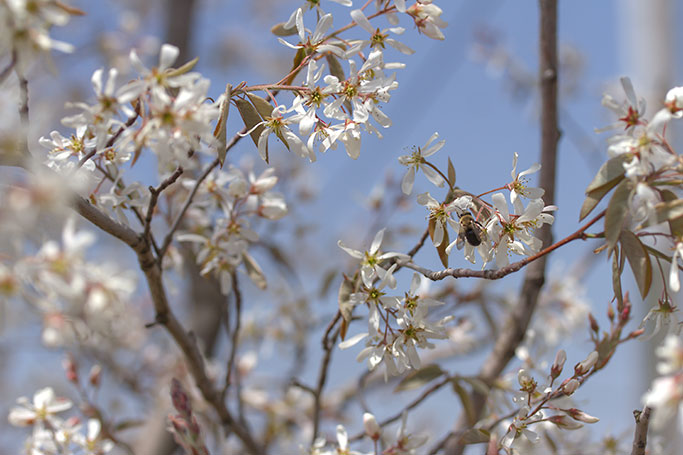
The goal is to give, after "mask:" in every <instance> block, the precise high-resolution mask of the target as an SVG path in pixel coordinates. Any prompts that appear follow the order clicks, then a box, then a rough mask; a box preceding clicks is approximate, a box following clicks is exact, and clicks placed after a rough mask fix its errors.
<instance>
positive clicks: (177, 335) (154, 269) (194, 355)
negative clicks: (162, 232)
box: [74, 196, 264, 455]
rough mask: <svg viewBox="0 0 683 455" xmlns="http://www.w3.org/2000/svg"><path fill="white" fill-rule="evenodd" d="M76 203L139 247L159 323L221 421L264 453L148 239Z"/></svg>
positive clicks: (248, 448)
mask: <svg viewBox="0 0 683 455" xmlns="http://www.w3.org/2000/svg"><path fill="white" fill-rule="evenodd" d="M74 205H75V208H76V210H77V211H78V213H79V214H80V215H81V216H83V217H84V218H85V219H87V220H88V221H90V222H91V223H93V224H94V225H96V226H97V227H99V228H100V229H102V230H103V231H105V232H107V233H109V234H111V235H113V236H114V237H116V238H118V239H120V240H122V241H123V242H125V243H126V244H127V245H129V246H130V247H131V248H132V249H133V250H134V251H135V253H136V254H137V256H138V262H139V264H140V269H141V270H142V272H143V273H144V275H145V279H146V281H147V286H148V287H149V292H150V296H151V298H152V302H153V304H154V311H155V313H156V315H155V321H156V324H159V325H163V326H164V327H165V328H166V330H167V331H168V332H169V334H170V335H171V337H172V338H173V340H174V341H175V343H176V344H177V345H178V347H179V348H180V350H181V351H182V353H183V356H184V358H185V361H186V362H187V368H188V370H189V372H190V373H191V374H192V377H193V378H194V380H195V383H196V384H197V387H198V388H199V390H200V391H201V393H202V396H203V397H204V399H205V400H206V401H207V402H208V403H209V404H210V405H211V406H212V407H213V408H214V410H215V411H216V413H217V414H218V416H219V418H220V420H221V423H222V424H223V425H225V426H226V427H227V428H229V429H230V430H232V431H233V432H234V433H235V435H236V436H237V437H238V438H239V439H240V440H241V441H242V443H243V444H244V447H245V449H246V451H247V452H249V453H251V454H252V455H262V454H263V453H264V451H263V449H262V447H261V446H260V445H259V444H258V443H257V442H256V440H254V438H253V437H252V436H251V434H250V433H249V432H248V431H247V430H246V429H245V428H244V427H243V426H242V425H240V424H239V423H238V422H236V421H235V419H234V418H233V416H232V414H231V413H230V411H229V410H228V408H227V406H226V405H225V403H224V402H223V401H222V400H221V399H220V398H221V397H220V393H218V391H217V390H216V389H215V388H214V386H213V383H212V381H211V379H210V378H209V376H208V374H207V371H206V366H205V365H204V358H203V356H202V354H201V352H200V351H199V347H198V346H197V343H196V339H195V336H194V334H192V333H190V332H187V331H185V329H184V328H183V326H182V325H181V324H180V322H179V321H178V319H176V317H175V315H174V314H173V312H172V311H171V308H170V305H169V302H168V297H167V295H166V289H165V287H164V284H163V279H162V274H161V273H162V270H161V266H160V265H159V262H157V259H156V258H155V257H154V254H153V253H152V249H151V248H150V242H149V241H148V239H146V238H145V237H143V236H141V235H138V234H137V233H135V231H133V230H132V229H131V228H129V227H128V226H124V225H122V224H120V223H118V222H116V221H114V220H112V219H111V218H109V217H108V216H107V215H105V214H103V213H102V212H100V211H99V210H98V209H97V208H95V207H93V206H91V205H90V204H89V203H88V202H87V201H86V200H85V199H83V198H81V197H80V196H77V197H75V202H74Z"/></svg>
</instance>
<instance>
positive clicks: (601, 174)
mask: <svg viewBox="0 0 683 455" xmlns="http://www.w3.org/2000/svg"><path fill="white" fill-rule="evenodd" d="M630 160H631V157H630V156H628V155H626V154H624V155H617V156H615V157H614V158H611V159H609V160H607V161H606V162H605V164H603V165H602V167H601V168H600V170H599V171H598V173H597V174H596V175H595V177H593V181H592V182H590V183H589V184H588V187H587V188H586V194H588V193H591V192H593V191H595V190H597V189H599V188H601V187H603V186H605V185H608V184H610V183H611V182H613V181H614V180H615V179H618V178H619V177H623V176H624V163H625V162H627V161H630ZM612 186H614V185H612Z"/></svg>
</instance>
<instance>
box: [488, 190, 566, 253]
mask: <svg viewBox="0 0 683 455" xmlns="http://www.w3.org/2000/svg"><path fill="white" fill-rule="evenodd" d="M491 200H492V202H493V205H494V207H495V209H496V213H495V214H494V216H493V217H491V220H490V221H489V222H488V223H487V231H488V230H490V231H491V233H492V240H493V242H494V244H495V247H494V250H495V255H496V265H497V266H498V267H505V266H506V265H508V264H509V263H510V261H509V258H508V254H509V252H512V253H515V254H519V255H532V254H536V253H538V252H539V251H540V249H541V246H542V242H541V240H540V239H538V238H537V237H535V236H534V234H535V231H536V229H537V228H540V227H541V226H543V225H544V224H552V223H553V221H555V217H553V216H552V215H550V214H549V213H548V212H551V211H553V210H555V209H556V207H555V206H545V204H544V203H543V200H541V199H533V200H531V201H529V203H528V205H527V206H526V208H525V207H524V206H523V205H522V202H521V200H520V199H519V198H518V199H515V202H514V203H513V207H514V208H515V212H516V213H515V214H511V213H510V212H509V210H508V203H507V201H506V199H505V196H504V195H503V194H502V193H495V194H494V195H493V196H491Z"/></svg>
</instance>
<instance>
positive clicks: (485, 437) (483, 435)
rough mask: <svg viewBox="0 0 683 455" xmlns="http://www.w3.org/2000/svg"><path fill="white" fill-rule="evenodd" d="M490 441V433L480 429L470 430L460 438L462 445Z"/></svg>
mask: <svg viewBox="0 0 683 455" xmlns="http://www.w3.org/2000/svg"><path fill="white" fill-rule="evenodd" d="M490 439H491V433H490V432H488V431H486V430H483V429H481V428H470V429H469V430H466V431H465V432H464V433H463V434H462V435H461V436H460V441H461V442H462V443H463V444H482V443H485V442H489V440H490Z"/></svg>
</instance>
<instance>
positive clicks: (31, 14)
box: [0, 0, 83, 73]
mask: <svg viewBox="0 0 683 455" xmlns="http://www.w3.org/2000/svg"><path fill="white" fill-rule="evenodd" d="M81 14H83V13H82V12H81V11H80V10H78V9H76V8H72V7H70V6H68V5H66V4H65V3H63V2H60V1H57V0H30V1H29V0H4V1H1V2H0V24H2V25H1V26H0V54H5V53H7V52H12V53H13V55H14V58H15V59H16V62H17V65H18V67H19V70H20V71H21V72H22V73H24V72H25V71H26V68H27V66H28V65H29V64H30V63H31V62H32V61H33V60H35V59H36V58H38V57H39V56H40V55H41V54H48V53H49V52H50V51H51V50H52V49H55V50H58V51H61V52H73V49H74V48H73V46H72V45H71V44H68V43H65V42H63V41H58V40H56V39H54V38H51V37H50V29H51V28H52V26H53V25H56V26H64V25H66V24H67V22H69V19H70V18H71V16H73V15H81Z"/></svg>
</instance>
